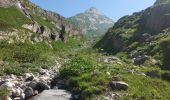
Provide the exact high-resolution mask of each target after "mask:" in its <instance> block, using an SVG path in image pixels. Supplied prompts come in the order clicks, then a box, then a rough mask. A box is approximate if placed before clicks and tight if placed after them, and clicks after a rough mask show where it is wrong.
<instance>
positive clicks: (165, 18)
mask: <svg viewBox="0 0 170 100" xmlns="http://www.w3.org/2000/svg"><path fill="white" fill-rule="evenodd" d="M141 22H142V25H143V26H144V28H145V29H146V30H147V31H148V32H150V33H158V32H161V30H163V29H165V28H168V27H170V23H169V22H170V3H166V4H161V5H156V6H153V7H150V8H148V9H146V10H145V11H144V13H143V15H142V17H141Z"/></svg>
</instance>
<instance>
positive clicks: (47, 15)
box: [0, 0, 81, 42]
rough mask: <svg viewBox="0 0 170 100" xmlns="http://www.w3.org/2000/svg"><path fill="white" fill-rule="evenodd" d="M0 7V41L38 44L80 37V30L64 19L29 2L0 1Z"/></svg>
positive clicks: (24, 0)
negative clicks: (34, 42)
mask: <svg viewBox="0 0 170 100" xmlns="http://www.w3.org/2000/svg"><path fill="white" fill-rule="evenodd" d="M0 7H1V8H0V10H1V13H3V14H1V16H0V20H1V22H0V25H1V28H0V30H1V32H0V34H1V35H0V37H1V40H2V39H5V40H6V39H8V40H9V42H13V41H16V40H17V41H22V42H24V41H27V40H29V41H31V42H33V41H36V42H40V41H43V40H59V39H61V40H67V39H66V38H68V37H72V36H73V37H74V36H75V37H79V36H80V33H81V30H80V29H78V28H76V27H75V26H74V25H72V24H70V23H68V22H67V21H66V20H65V18H64V17H62V16H61V15H59V14H57V13H54V12H50V11H46V10H44V9H41V8H40V7H38V6H36V5H35V4H33V3H31V2H30V1H29V0H21V1H20V0H0ZM17 14H18V15H20V16H18V15H17ZM19 33H23V34H19ZM10 37H18V38H15V39H14V38H10Z"/></svg>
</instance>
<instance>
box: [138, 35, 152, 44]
mask: <svg viewBox="0 0 170 100" xmlns="http://www.w3.org/2000/svg"><path fill="white" fill-rule="evenodd" d="M151 39H152V36H151V35H150V34H149V33H144V34H142V36H141V38H140V41H141V42H149V41H151Z"/></svg>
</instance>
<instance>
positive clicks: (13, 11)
mask: <svg viewBox="0 0 170 100" xmlns="http://www.w3.org/2000/svg"><path fill="white" fill-rule="evenodd" d="M0 13H1V14H0V26H1V27H0V30H4V29H7V28H11V27H13V28H21V26H22V25H23V24H26V23H30V22H31V21H30V20H29V19H28V18H27V17H26V16H24V15H23V13H21V12H20V11H19V10H18V9H17V8H14V7H11V8H0Z"/></svg>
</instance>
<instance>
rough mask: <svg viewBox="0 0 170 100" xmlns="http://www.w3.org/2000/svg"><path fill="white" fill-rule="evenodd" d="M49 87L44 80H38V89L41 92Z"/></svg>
mask: <svg viewBox="0 0 170 100" xmlns="http://www.w3.org/2000/svg"><path fill="white" fill-rule="evenodd" d="M48 89H50V88H49V86H48V85H46V84H44V83H42V82H38V83H37V86H36V90H37V91H38V92H39V93H40V92H42V91H44V90H48Z"/></svg>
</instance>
